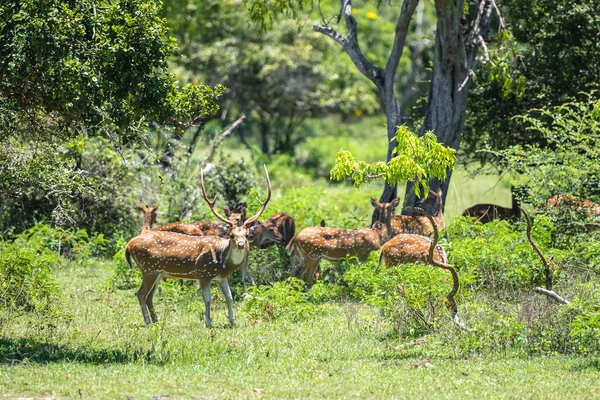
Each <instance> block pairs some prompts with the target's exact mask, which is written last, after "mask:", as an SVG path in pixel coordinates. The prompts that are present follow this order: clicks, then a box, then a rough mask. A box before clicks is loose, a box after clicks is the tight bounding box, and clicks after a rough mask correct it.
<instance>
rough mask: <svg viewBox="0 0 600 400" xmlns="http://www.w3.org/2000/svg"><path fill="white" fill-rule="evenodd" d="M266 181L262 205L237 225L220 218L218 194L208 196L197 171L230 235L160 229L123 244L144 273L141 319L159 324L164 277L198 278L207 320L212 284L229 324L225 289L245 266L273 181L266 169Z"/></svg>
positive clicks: (229, 299)
mask: <svg viewBox="0 0 600 400" xmlns="http://www.w3.org/2000/svg"><path fill="white" fill-rule="evenodd" d="M265 176H266V179H267V188H268V192H267V199H266V200H265V201H264V202H261V201H260V200H259V202H260V203H261V206H260V210H259V211H258V213H257V214H256V215H254V216H253V217H251V218H249V219H247V220H246V221H244V222H243V223H241V224H240V225H236V224H235V223H234V222H232V221H230V220H229V219H227V218H225V217H223V216H221V215H220V214H219V213H218V212H217V211H216V210H215V201H216V197H215V198H214V199H213V200H212V201H211V200H209V199H208V196H207V194H206V189H205V188H204V175H203V173H202V172H201V174H200V179H201V183H202V195H203V196H204V200H206V202H207V203H208V205H209V207H210V209H211V211H212V212H213V214H214V215H215V216H216V217H217V218H218V219H219V220H221V221H223V223H225V224H226V225H227V226H228V227H229V229H230V231H229V238H220V237H216V236H203V237H195V236H188V235H182V234H179V233H173V232H164V231H152V230H150V231H146V232H144V233H142V234H141V235H139V236H136V237H135V238H133V239H131V240H130V241H129V243H127V246H126V248H125V257H126V259H127V262H128V263H129V265H130V266H132V264H131V260H132V259H133V260H134V261H135V263H136V265H137V266H138V268H139V269H140V271H141V272H142V285H141V286H140V289H139V290H138V292H137V297H138V300H139V302H140V307H141V309H142V314H143V316H144V322H145V323H146V324H150V322H157V321H158V318H157V316H156V312H155V311H154V304H153V296H154V292H155V290H156V287H157V284H158V282H159V281H160V280H161V279H162V278H175V279H192V280H198V281H200V288H201V289H202V297H203V298H204V304H205V309H206V313H205V323H206V326H207V327H210V326H212V322H211V319H210V302H211V294H210V284H211V282H213V281H214V282H216V283H217V284H218V285H219V287H220V288H221V291H222V292H223V295H224V296H225V300H226V302H227V309H228V315H229V321H230V322H231V323H232V324H233V323H234V321H235V317H234V315H233V299H232V297H231V290H230V288H229V283H228V279H227V278H228V277H229V275H231V273H232V272H233V271H235V270H236V269H238V268H241V267H245V266H247V264H248V252H249V251H250V246H249V243H248V231H249V229H248V226H249V225H250V224H252V222H254V221H256V220H257V219H258V218H259V217H260V215H261V214H262V213H263V212H264V210H265V208H266V206H267V204H268V203H269V200H270V199H271V181H270V180H269V173H268V171H267V167H265Z"/></svg>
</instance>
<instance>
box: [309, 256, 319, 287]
mask: <svg viewBox="0 0 600 400" xmlns="http://www.w3.org/2000/svg"><path fill="white" fill-rule="evenodd" d="M319 261H321V260H313V259H310V258H307V260H306V265H307V272H306V283H308V284H309V285H310V286H312V284H313V280H314V276H315V271H316V270H317V267H318V266H319Z"/></svg>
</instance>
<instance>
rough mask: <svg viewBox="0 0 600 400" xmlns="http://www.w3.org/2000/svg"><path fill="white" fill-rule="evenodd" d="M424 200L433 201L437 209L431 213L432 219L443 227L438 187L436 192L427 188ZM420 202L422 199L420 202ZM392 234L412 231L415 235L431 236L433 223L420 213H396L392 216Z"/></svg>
mask: <svg viewBox="0 0 600 400" xmlns="http://www.w3.org/2000/svg"><path fill="white" fill-rule="evenodd" d="M424 201H433V202H435V209H436V210H438V211H437V213H436V214H434V215H433V221H434V222H435V223H436V224H437V226H438V227H441V228H444V227H445V226H446V225H445V223H444V214H443V212H442V191H441V189H438V191H437V192H434V191H433V190H431V189H429V194H428V196H427V199H426V200H424ZM420 203H421V204H422V203H423V201H421V202H420ZM391 223H392V236H396V235H399V234H401V233H413V234H416V235H423V236H428V237H431V236H433V225H432V224H431V221H430V220H429V219H427V218H426V217H424V216H422V215H414V216H413V215H396V216H395V217H394V218H392V221H391Z"/></svg>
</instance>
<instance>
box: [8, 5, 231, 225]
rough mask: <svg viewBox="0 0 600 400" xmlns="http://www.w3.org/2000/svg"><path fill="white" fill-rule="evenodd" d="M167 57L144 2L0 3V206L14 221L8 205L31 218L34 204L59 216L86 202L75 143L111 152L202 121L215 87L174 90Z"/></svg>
mask: <svg viewBox="0 0 600 400" xmlns="http://www.w3.org/2000/svg"><path fill="white" fill-rule="evenodd" d="M176 53H177V45H176V42H175V40H174V39H173V38H172V37H171V36H170V35H169V33H168V30H167V26H166V21H165V20H164V18H162V17H161V16H160V3H157V2H155V1H152V0H120V1H114V2H104V1H98V0H82V1H66V0H49V1H44V2H40V1H35V0H24V1H19V2H3V3H2V4H0V160H2V164H1V168H0V182H2V184H0V197H1V198H2V204H1V207H0V209H2V210H3V212H4V213H7V212H8V213H9V215H13V216H14V215H17V214H19V213H16V212H11V209H12V207H17V208H19V204H30V205H31V206H32V209H30V210H29V211H28V212H24V213H23V214H21V215H22V216H23V217H24V218H28V219H31V218H34V219H35V218H36V216H35V212H34V211H36V210H43V209H44V208H45V207H44V206H42V203H43V204H52V207H53V209H54V211H56V212H58V213H59V214H60V210H61V209H62V208H63V207H68V203H69V202H70V201H71V200H72V199H74V198H76V197H78V196H79V197H81V196H83V195H85V193H88V195H89V194H90V193H91V192H90V191H93V187H94V179H93V177H91V176H90V174H89V173H88V171H86V170H84V169H82V165H81V162H80V159H78V157H74V154H76V153H77V151H74V149H77V148H78V145H77V142H78V138H85V137H93V136H101V137H104V138H107V139H109V141H110V143H111V144H112V145H113V146H115V148H117V149H118V148H120V147H122V146H124V145H128V144H132V143H140V142H141V141H142V139H143V138H144V137H146V135H147V134H148V130H149V129H156V128H159V127H160V128H161V129H173V130H177V131H180V130H181V129H182V128H185V127H187V126H191V125H198V124H202V123H203V122H205V121H207V120H208V119H210V118H211V117H212V116H213V115H214V114H215V113H216V111H217V110H218V104H217V99H218V98H219V97H220V96H221V95H222V94H223V93H224V87H223V86H221V85H216V86H215V87H214V88H211V87H209V86H205V85H201V84H189V85H187V86H185V87H183V88H180V87H179V85H178V82H177V80H176V78H175V76H174V75H173V74H172V73H170V72H169V70H168V62H167V61H168V58H169V57H171V56H173V55H174V54H176ZM98 200H99V199H97V201H98ZM31 201H33V203H31Z"/></svg>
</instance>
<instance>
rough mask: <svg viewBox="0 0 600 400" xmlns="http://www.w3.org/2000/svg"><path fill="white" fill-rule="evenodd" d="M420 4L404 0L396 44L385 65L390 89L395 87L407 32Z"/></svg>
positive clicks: (397, 28) (395, 39) (397, 25)
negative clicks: (395, 77)
mask: <svg viewBox="0 0 600 400" xmlns="http://www.w3.org/2000/svg"><path fill="white" fill-rule="evenodd" d="M418 4H419V0H404V2H403V3H402V10H401V11H400V16H399V17H398V22H397V23H396V33H395V35H394V46H393V47H392V52H391V53H390V56H389V58H388V61H387V64H386V66H385V75H384V76H385V85H386V88H388V89H393V85H394V76H395V75H396V71H397V70H398V63H399V62H400V58H401V57H402V53H403V51H404V44H405V43H406V34H407V32H408V27H409V25H410V20H411V19H412V16H413V14H414V12H415V10H416V8H417V5H418Z"/></svg>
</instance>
